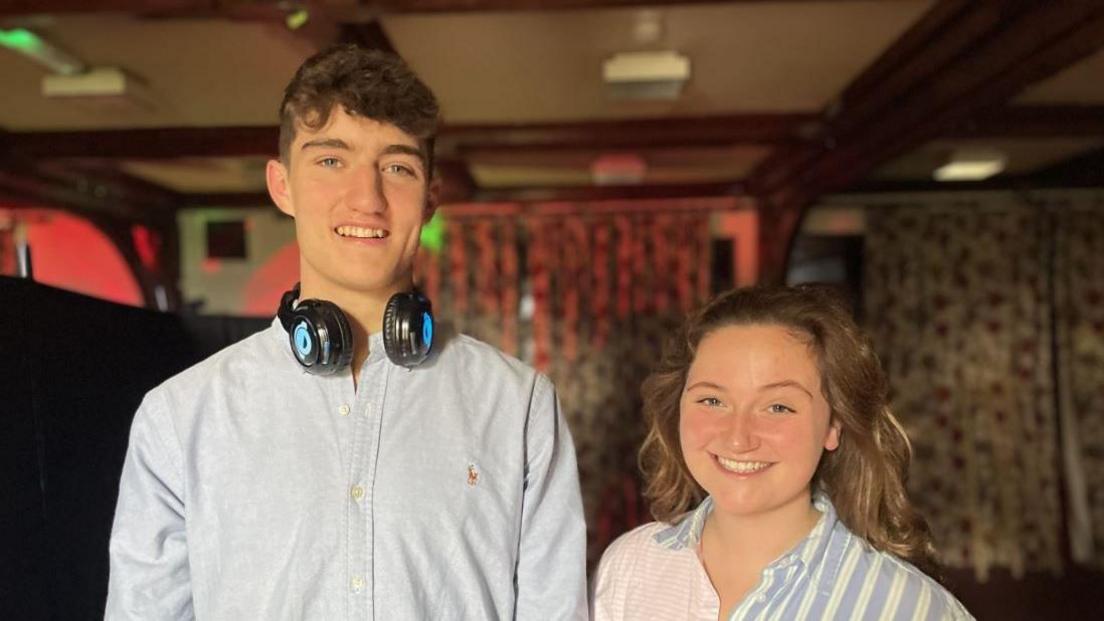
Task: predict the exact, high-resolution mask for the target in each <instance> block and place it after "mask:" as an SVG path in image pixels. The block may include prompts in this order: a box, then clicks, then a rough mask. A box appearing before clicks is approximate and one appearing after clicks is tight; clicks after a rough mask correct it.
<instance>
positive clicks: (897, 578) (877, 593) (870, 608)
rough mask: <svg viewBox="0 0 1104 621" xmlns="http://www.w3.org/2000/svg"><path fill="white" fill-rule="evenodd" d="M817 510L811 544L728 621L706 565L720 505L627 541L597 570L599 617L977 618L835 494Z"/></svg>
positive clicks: (781, 563) (776, 565) (775, 568)
mask: <svg viewBox="0 0 1104 621" xmlns="http://www.w3.org/2000/svg"><path fill="white" fill-rule="evenodd" d="M813 504H814V506H815V507H816V508H817V509H818V510H819V511H820V512H821V513H822V514H823V515H822V516H821V518H820V520H819V521H818V522H817V525H816V526H815V527H814V528H813V530H812V532H810V533H809V536H808V537H806V538H805V539H804V540H802V541H801V542H800V543H798V544H797V545H796V546H795V547H794V548H793V549H791V550H790V551H789V552H787V553H786V554H783V555H782V556H781V557H779V558H778V559H777V560H775V561H774V562H773V563H771V564H770V565H768V566H767V567H766V568H765V569H764V570H763V572H762V578H761V579H760V581H759V584H757V585H756V586H755V587H754V588H753V589H752V590H751V591H749V592H748V593H747V595H746V596H745V597H744V599H743V600H742V601H741V602H739V603H738V604H737V605H736V606H735V608H733V609H732V611H731V612H729V613H727V614H726V615H725V616H724V617H721V615H720V614H719V613H720V610H719V608H720V599H719V598H718V596H717V592H716V591H715V590H714V589H713V585H712V583H711V582H710V581H709V576H708V575H706V573H705V568H704V567H703V566H702V564H701V561H700V560H699V557H698V548H699V545H698V544H699V541H700V539H701V533H702V528H703V527H704V526H705V518H706V516H708V515H709V512H710V511H711V510H712V508H713V502H712V499H711V498H706V499H705V501H704V502H702V503H701V505H699V506H698V508H697V509H695V510H694V511H693V512H691V513H688V514H687V515H686V516H685V517H684V518H683V519H682V520H680V521H679V522H678V523H677V524H675V525H673V526H672V525H668V524H663V523H659V522H652V523H650V524H645V525H644V526H641V527H639V528H637V529H635V530H633V531H631V532H629V533H626V534H625V535H622V536H621V537H620V538H618V539H617V541H614V542H613V544H611V545H610V547H609V549H607V550H606V552H605V554H604V555H603V556H602V561H601V563H600V564H599V566H598V573H597V576H596V577H595V580H594V584H593V590H594V592H593V597H592V598H591V619H592V620H593V621H610V620H615V619H700V620H702V621H705V620H710V621H712V620H715V619H719V618H724V619H728V620H730V621H734V620H737V619H738V620H767V619H772V620H774V619H778V620H781V619H785V620H786V621H791V620H796V621H803V620H805V619H848V620H851V619H877V620H887V621H889V620H894V621H898V620H904V621H907V620H914V621H919V620H936V619H952V620H958V619H972V618H973V617H972V616H970V614H969V613H968V612H967V611H966V609H965V608H963V606H962V604H961V603H959V602H958V600H956V599H955V598H954V596H953V595H951V594H950V593H949V592H947V590H946V589H944V588H943V587H941V586H939V584H937V583H936V582H935V581H934V580H932V579H931V578H929V577H928V576H926V575H925V574H924V573H923V572H921V571H920V570H919V569H917V568H916V567H914V566H912V565H911V564H909V563H907V562H905V561H903V560H901V559H899V558H897V557H895V556H893V555H892V554H887V553H885V552H879V551H878V550H875V549H874V548H872V547H871V546H870V545H869V544H868V543H866V541H864V540H863V539H862V538H860V537H858V536H856V535H855V534H854V533H852V532H851V531H850V530H848V529H847V527H846V526H844V525H843V523H842V522H840V521H839V519H838V518H837V517H836V511H835V509H834V508H833V507H832V503H831V502H830V501H829V500H828V498H827V497H826V496H824V495H821V494H818V495H817V496H816V498H815V500H814V503H813Z"/></svg>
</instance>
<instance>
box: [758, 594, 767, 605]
mask: <svg viewBox="0 0 1104 621" xmlns="http://www.w3.org/2000/svg"><path fill="white" fill-rule="evenodd" d="M755 601H757V602H759V603H760V604H762V603H763V602H765V601H767V596H766V595H760V596H759V597H756V598H755Z"/></svg>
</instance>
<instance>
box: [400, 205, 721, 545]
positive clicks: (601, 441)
mask: <svg viewBox="0 0 1104 621" xmlns="http://www.w3.org/2000/svg"><path fill="white" fill-rule="evenodd" d="M731 207H732V204H731V202H730V201H713V200H702V201H665V202H662V203H661V202H656V201H652V202H648V203H644V204H643V205H642V204H639V203H634V204H628V203H626V204H618V203H602V204H599V205H597V206H596V205H579V204H543V205H539V206H535V207H529V208H522V207H520V206H516V205H515V206H498V207H497V208H488V207H485V206H484V207H478V208H473V209H466V208H453V209H452V210H450V211H448V213H446V215H445V221H446V224H445V230H446V231H447V235H446V240H445V243H444V246H443V248H441V249H440V251H439V252H436V253H434V252H426V253H425V254H424V255H423V256H422V257H421V258H420V264H419V274H420V276H419V282H421V283H422V287H423V288H424V289H425V290H426V292H427V294H428V295H429V296H430V297H431V299H432V300H433V301H434V307H435V309H436V312H437V314H438V315H439V316H441V317H443V318H444V319H445V320H447V321H450V322H452V323H454V324H455V325H456V326H457V327H458V328H459V329H460V331H462V332H465V333H468V334H471V335H473V336H475V337H476V338H479V339H482V340H484V341H486V342H488V343H491V344H492V345H495V346H497V347H500V348H501V349H503V350H504V351H506V352H508V353H511V354H513V355H516V356H518V357H519V358H521V359H523V360H525V361H526V362H529V363H531V364H533V365H534V366H535V367H537V368H538V369H539V370H541V371H544V372H545V373H547V374H548V375H549V376H550V377H551V378H552V380H553V382H554V383H555V385H556V389H557V392H558V394H559V397H560V401H561V403H562V405H563V408H564V412H565V415H566V417H567V419H568V422H569V423H570V425H571V428H572V433H573V435H574V438H575V445H576V450H577V454H578V458H579V469H580V480H581V484H582V488H583V500H584V504H585V508H586V513H587V524H588V528H589V529H590V533H589V534H590V537H589V541H590V544H589V545H590V552H591V555H590V556H591V560H592V561H593V560H596V559H597V556H598V555H599V554H600V553H601V551H602V550H603V549H605V547H606V545H608V543H609V542H610V540H611V539H612V538H613V537H616V536H617V535H618V534H620V533H621V532H623V531H624V530H626V529H627V528H630V527H632V526H635V525H636V524H638V523H640V522H641V521H642V520H646V519H649V518H647V509H646V507H645V506H643V504H642V503H641V502H640V500H639V489H640V486H639V481H638V474H637V466H636V451H637V449H638V448H639V446H640V441H641V440H642V438H643V426H642V422H641V415H640V396H639V393H640V383H641V381H642V380H643V379H644V377H645V376H646V375H647V373H648V372H649V371H650V370H651V367H652V364H653V363H654V361H655V359H656V358H657V357H658V355H659V353H660V348H661V345H662V343H663V340H664V338H665V337H666V335H667V334H669V333H670V331H671V330H672V329H673V328H674V327H675V326H677V325H678V323H679V322H680V321H681V319H682V317H683V316H684V315H685V314H686V312H687V311H689V310H690V309H691V308H693V307H694V306H696V305H698V304H699V303H700V302H702V301H703V300H704V298H705V297H706V296H707V295H708V292H709V268H710V265H709V259H710V257H709V249H710V244H709V240H710V235H709V211H710V210H711V209H723V208H731Z"/></svg>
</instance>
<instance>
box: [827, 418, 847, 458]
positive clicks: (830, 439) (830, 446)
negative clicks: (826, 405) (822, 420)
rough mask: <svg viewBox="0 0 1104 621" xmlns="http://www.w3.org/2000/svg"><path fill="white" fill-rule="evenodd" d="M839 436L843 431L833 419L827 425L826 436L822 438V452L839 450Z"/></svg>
mask: <svg viewBox="0 0 1104 621" xmlns="http://www.w3.org/2000/svg"><path fill="white" fill-rule="evenodd" d="M841 435H843V429H841V428H840V422H839V421H838V420H835V419H833V420H832V421H831V422H830V423H828V435H826V436H824V450H826V451H834V450H836V449H837V448H839V443H840V436H841Z"/></svg>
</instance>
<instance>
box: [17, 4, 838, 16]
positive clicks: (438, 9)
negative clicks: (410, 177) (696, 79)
mask: <svg viewBox="0 0 1104 621" xmlns="http://www.w3.org/2000/svg"><path fill="white" fill-rule="evenodd" d="M723 1H724V0H376V1H374V2H361V3H360V4H362V5H364V6H365V9H364V10H365V11H370V12H372V13H375V14H378V13H459V12H480V11H561V10H576V9H596V8H618V7H625V8H629V7H643V6H678V5H688V4H718V3H722V2H723ZM737 1H738V2H743V3H748V4H754V3H759V2H765V1H768V0H737ZM773 1H778V0H773ZM783 1H790V0H783ZM803 1H808V0H803ZM818 1H825V2H827V1H836V0H818ZM729 3H731V2H729ZM315 4H316V5H319V6H321V7H322V8H326V6H327V3H326V2H325V1H322V2H316V3H315ZM334 4H335V7H334V8H344V7H343V3H334ZM272 8H275V3H274V2H272V1H271V0H8V1H6V2H3V3H0V16H6V15H41V14H60V13H107V12H116V13H131V14H137V15H151V16H168V15H176V16H182V15H189V16H193V17H194V16H210V17H218V16H226V17H233V18H243V17H245V18H248V17H249V16H250V15H252V14H258V13H261V14H265V13H267V12H268V11H269V10H270V9H272Z"/></svg>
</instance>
